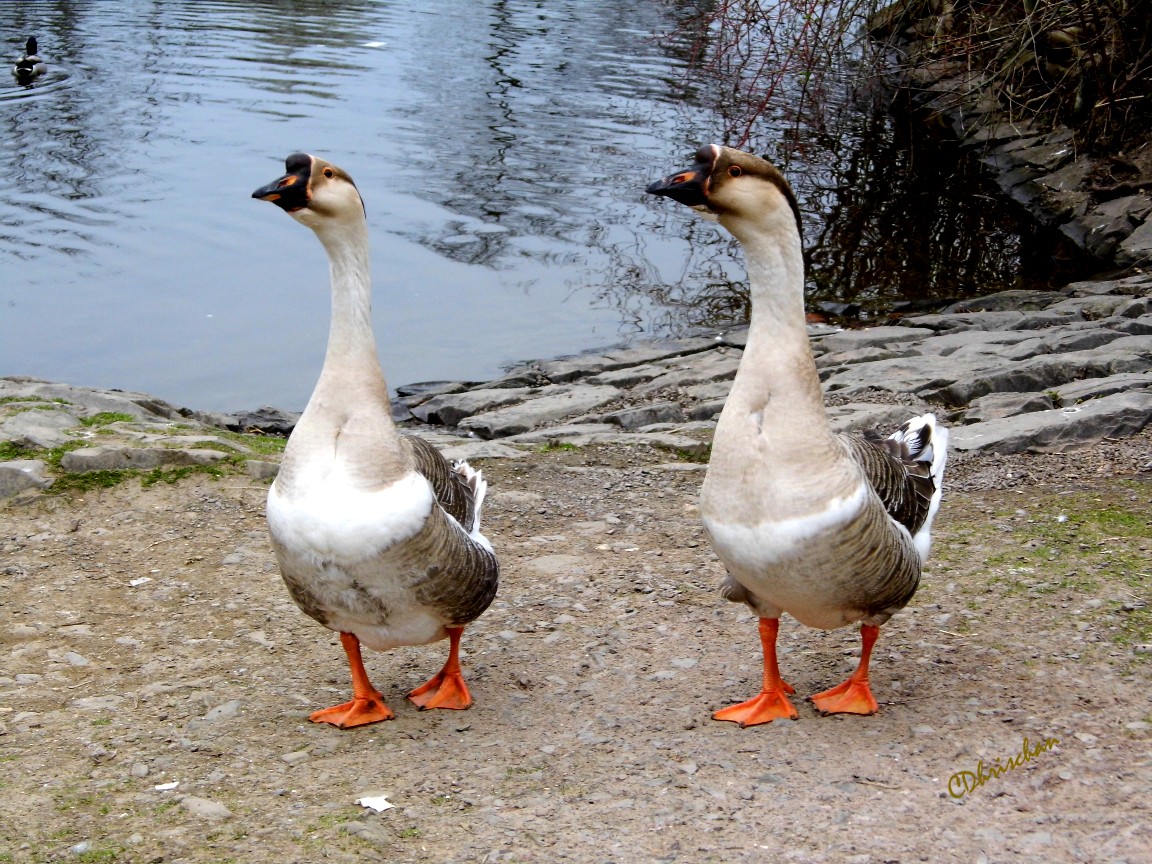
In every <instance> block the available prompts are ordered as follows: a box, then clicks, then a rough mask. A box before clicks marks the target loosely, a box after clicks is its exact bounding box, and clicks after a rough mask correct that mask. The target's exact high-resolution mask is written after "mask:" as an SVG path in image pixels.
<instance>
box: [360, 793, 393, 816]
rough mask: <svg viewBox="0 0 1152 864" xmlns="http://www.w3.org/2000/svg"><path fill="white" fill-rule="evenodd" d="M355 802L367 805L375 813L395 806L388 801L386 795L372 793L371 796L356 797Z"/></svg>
mask: <svg viewBox="0 0 1152 864" xmlns="http://www.w3.org/2000/svg"><path fill="white" fill-rule="evenodd" d="M356 803H357V804H359V805H360V806H361V807H367V808H368V809H369V810H375V811H376V812H377V813H383V812H384V811H385V810H389V809H391V808H393V807H395V806H396V805H395V804H389V803H388V796H387V795H374V796H372V797H366V798H357V799H356Z"/></svg>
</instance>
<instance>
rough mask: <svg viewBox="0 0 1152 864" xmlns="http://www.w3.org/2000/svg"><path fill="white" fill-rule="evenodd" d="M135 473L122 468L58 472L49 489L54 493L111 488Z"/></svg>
mask: <svg viewBox="0 0 1152 864" xmlns="http://www.w3.org/2000/svg"><path fill="white" fill-rule="evenodd" d="M137 473H138V472H136V471H128V470H124V471H85V472H83V473H82V474H60V475H57V477H56V479H55V480H54V481H53V483H52V486H51V488H50V491H51V492H52V493H53V494H55V493H58V492H91V491H93V490H95V489H111V488H112V487H113V486H118V485H119V484H120V483H123V482H124V481H125V480H127V479H128V478H129V477H132V476H133V475H135V474H137Z"/></svg>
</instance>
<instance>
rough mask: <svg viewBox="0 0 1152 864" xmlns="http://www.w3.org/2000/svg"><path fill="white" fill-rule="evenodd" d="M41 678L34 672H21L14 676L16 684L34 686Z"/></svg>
mask: <svg viewBox="0 0 1152 864" xmlns="http://www.w3.org/2000/svg"><path fill="white" fill-rule="evenodd" d="M40 678H41V676H40V675H37V674H36V673H35V672H21V673H20V674H18V675H17V676H16V683H17V684H35V683H36V682H37V681H39V680H40Z"/></svg>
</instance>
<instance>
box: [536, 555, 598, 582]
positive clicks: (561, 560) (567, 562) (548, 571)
mask: <svg viewBox="0 0 1152 864" xmlns="http://www.w3.org/2000/svg"><path fill="white" fill-rule="evenodd" d="M525 564H526V566H527V567H528V568H529V569H530V570H531V571H532V572H533V573H536V574H537V575H539V576H549V577H552V576H571V575H580V574H583V573H585V572H587V570H586V569H585V567H584V564H585V559H584V558H581V557H580V556H579V555H542V556H540V557H539V558H532V559H531V560H529V561H526V562H525Z"/></svg>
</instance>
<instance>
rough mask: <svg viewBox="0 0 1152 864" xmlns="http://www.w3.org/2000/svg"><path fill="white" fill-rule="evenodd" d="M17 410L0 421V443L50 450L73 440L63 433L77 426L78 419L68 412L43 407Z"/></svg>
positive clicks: (38, 404) (78, 423)
mask: <svg viewBox="0 0 1152 864" xmlns="http://www.w3.org/2000/svg"><path fill="white" fill-rule="evenodd" d="M34 404H37V407H36V408H32V409H30V410H27V411H21V412H20V413H18V414H14V415H12V416H11V417H8V418H6V419H5V420H3V421H2V422H0V441H12V442H15V443H16V444H25V445H28V446H31V447H39V448H41V449H43V450H51V449H52V448H53V447H59V446H61V445H62V444H67V443H68V442H70V441H72V440H74V439H73V438H72V436H71V435H68V434H66V433H67V432H68V431H70V430H72V429H76V428H77V427H79V426H80V418H79V417H77V416H76V415H75V414H72V413H70V412H68V411H61V410H57V409H48V408H44V407H42V406H41V405H40V403H34Z"/></svg>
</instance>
